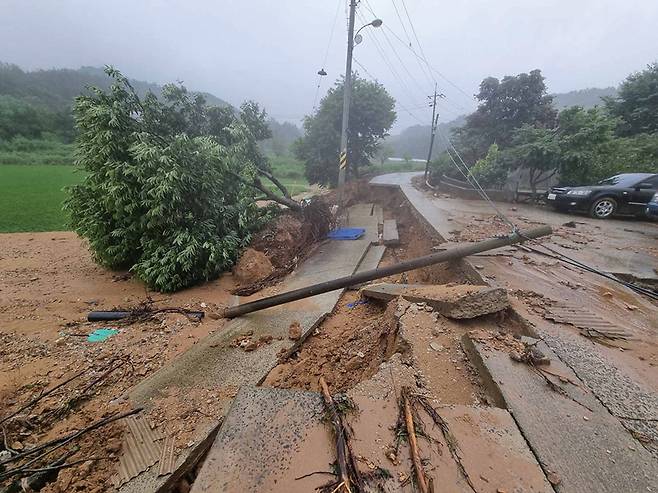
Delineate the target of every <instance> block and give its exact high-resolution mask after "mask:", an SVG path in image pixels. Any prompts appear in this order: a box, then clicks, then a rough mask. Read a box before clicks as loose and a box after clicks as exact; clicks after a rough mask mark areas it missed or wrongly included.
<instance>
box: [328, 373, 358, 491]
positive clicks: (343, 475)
mask: <svg viewBox="0 0 658 493" xmlns="http://www.w3.org/2000/svg"><path fill="white" fill-rule="evenodd" d="M320 387H321V388H322V398H323V400H324V404H325V407H326V409H327V412H328V417H329V420H330V421H331V425H332V427H333V432H334V437H335V439H336V465H337V466H338V481H337V482H335V483H333V484H331V485H328V487H329V488H333V489H332V490H330V491H332V493H336V492H338V491H345V492H347V493H357V492H360V491H363V481H362V479H361V475H360V474H359V470H358V468H357V466H356V462H355V460H354V457H353V455H352V452H351V449H350V447H349V443H348V436H347V430H346V428H345V425H344V423H343V420H342V418H341V416H340V413H339V412H338V409H337V408H336V404H335V402H334V399H333V397H332V396H331V394H330V393H329V387H328V386H327V382H326V381H325V379H324V377H320Z"/></svg>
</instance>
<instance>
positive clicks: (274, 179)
mask: <svg viewBox="0 0 658 493" xmlns="http://www.w3.org/2000/svg"><path fill="white" fill-rule="evenodd" d="M258 172H259V173H260V174H261V175H263V176H264V177H265V178H267V179H268V180H270V181H271V182H272V183H274V184H275V185H276V187H277V188H278V189H279V190H281V193H282V194H283V196H284V197H286V198H288V199H289V198H290V192H288V189H287V188H286V187H285V185H284V184H283V183H281V182H280V181H279V179H278V178H277V177H276V176H274V175H273V174H272V173H270V172H269V171H266V170H264V169H261V168H258Z"/></svg>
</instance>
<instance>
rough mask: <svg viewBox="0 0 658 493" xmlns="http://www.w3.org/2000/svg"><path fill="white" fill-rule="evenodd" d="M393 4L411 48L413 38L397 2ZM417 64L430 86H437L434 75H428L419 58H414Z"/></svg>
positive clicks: (393, 1) (392, 1) (392, 0)
mask: <svg viewBox="0 0 658 493" xmlns="http://www.w3.org/2000/svg"><path fill="white" fill-rule="evenodd" d="M391 3H392V4H393V8H394V9H395V14H396V15H397V17H398V20H399V21H400V24H401V25H402V30H403V31H404V35H405V36H406V38H407V41H409V46H411V44H412V43H411V38H410V37H409V33H408V32H407V28H406V27H405V25H404V21H403V20H402V16H401V15H400V12H399V10H398V7H397V5H395V0H391ZM414 59H415V60H416V62H417V63H418V66H419V67H420V71H421V72H422V73H423V75H424V76H425V77H427V80H428V81H429V83H430V85H431V84H432V83H435V84H436V81H435V80H433V77H432V74H431V73H428V72H427V71H426V69H425V67H424V65H423V64H422V63H421V61H420V60H419V59H418V58H414Z"/></svg>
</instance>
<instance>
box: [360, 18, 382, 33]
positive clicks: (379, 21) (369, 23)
mask: <svg viewBox="0 0 658 493" xmlns="http://www.w3.org/2000/svg"><path fill="white" fill-rule="evenodd" d="M382 24H383V21H382V20H381V19H375V20H373V21H372V22H368V24H366V25H364V26H361V27H360V28H359V29H357V31H356V34H355V35H354V36H356V35H357V34H359V33H360V32H361V29H364V28H366V27H368V26H372V27H379V26H381V25H382Z"/></svg>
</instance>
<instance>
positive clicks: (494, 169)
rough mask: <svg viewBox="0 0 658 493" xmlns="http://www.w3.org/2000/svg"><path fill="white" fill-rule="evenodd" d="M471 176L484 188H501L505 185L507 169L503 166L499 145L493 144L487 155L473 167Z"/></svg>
mask: <svg viewBox="0 0 658 493" xmlns="http://www.w3.org/2000/svg"><path fill="white" fill-rule="evenodd" d="M470 174H471V175H472V176H474V177H475V179H476V180H477V181H478V183H480V185H482V186H483V187H484V188H499V187H501V186H502V185H503V184H504V183H505V178H507V169H506V167H505V166H504V165H503V164H502V160H501V153H500V150H499V149H498V144H491V146H490V147H489V150H488V151H487V155H486V156H485V157H483V158H482V159H478V161H477V162H476V163H475V164H474V165H473V167H472V168H471V169H470Z"/></svg>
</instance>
